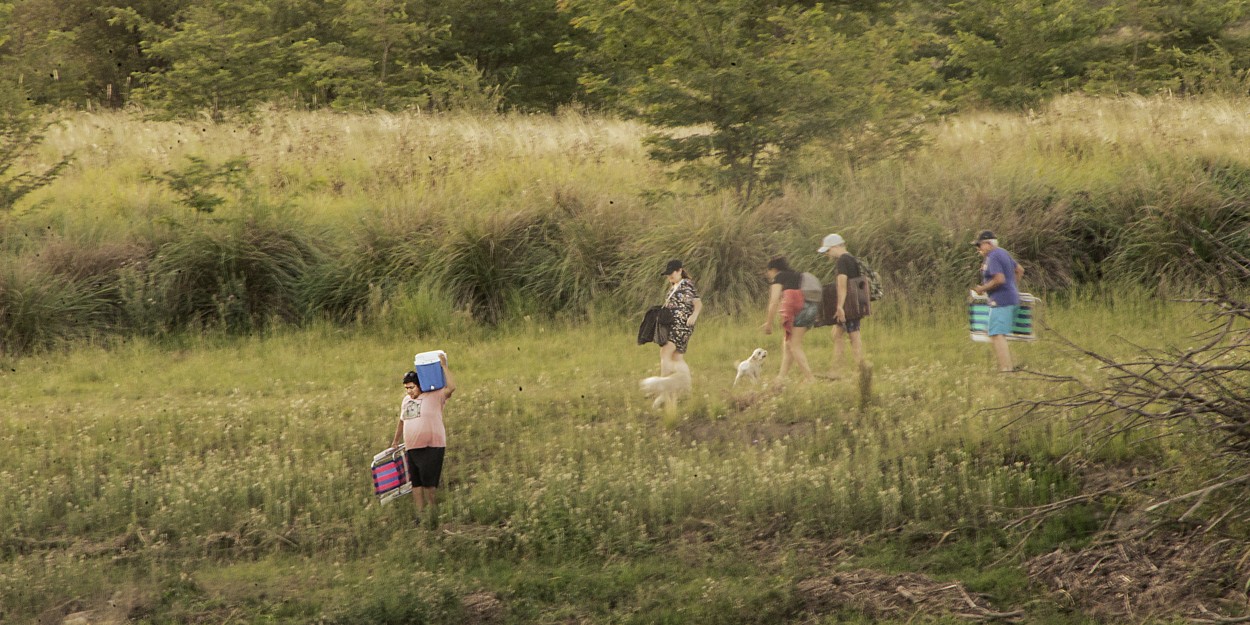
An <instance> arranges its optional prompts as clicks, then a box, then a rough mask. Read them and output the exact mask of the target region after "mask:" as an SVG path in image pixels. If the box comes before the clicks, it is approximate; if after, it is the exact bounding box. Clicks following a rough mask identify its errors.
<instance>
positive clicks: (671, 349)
mask: <svg viewBox="0 0 1250 625" xmlns="http://www.w3.org/2000/svg"><path fill="white" fill-rule="evenodd" d="M661 275H663V276H665V277H667V278H668V283H669V284H670V285H672V288H670V289H669V291H668V297H666V298H665V299H664V307H665V308H667V309H669V310H671V311H672V312H673V325H672V329H671V330H670V331H669V335H668V337H669V341H668V342H667V343H665V344H663V345H661V346H660V376H661V377H670V376H671V377H672V379H673V381H677V382H682V383H683V384H682V386H683V387H684V389H686V390H688V389H689V388H690V366H689V365H687V364H686V347H687V346H688V345H689V344H690V336H691V335H692V334H694V325H695V323H696V322H698V320H699V313H700V312H701V311H702V310H703V302H702V300H700V299H699V292H698V291H697V290H695V288H694V281H693V280H691V279H690V274H688V273H686V270H685V268H684V266H683V265H682V262H681V261H680V260H678V259H673V260H670V261H668V264H667V265H665V266H664V271H663V273H662V274H661ZM664 386H665V388H666V389H667V391H668V392H664V393H661V394H660V396H659V398H658V399H657V401H656V404H657V405H658V404H660V403H663V402H669V403H672V402H673V401H674V400H675V397H674V394H675V391H673V385H671V384H668V385H664Z"/></svg>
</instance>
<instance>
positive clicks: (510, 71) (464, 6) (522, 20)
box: [422, 0, 583, 111]
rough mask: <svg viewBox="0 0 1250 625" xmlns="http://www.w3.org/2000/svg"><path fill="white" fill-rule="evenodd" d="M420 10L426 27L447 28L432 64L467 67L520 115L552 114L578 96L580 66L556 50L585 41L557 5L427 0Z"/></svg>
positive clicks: (551, 0) (529, 0) (522, 0)
mask: <svg viewBox="0 0 1250 625" xmlns="http://www.w3.org/2000/svg"><path fill="white" fill-rule="evenodd" d="M422 10H423V11H424V14H425V16H426V20H427V21H429V22H430V23H434V24H445V25H446V26H447V36H446V38H445V39H443V40H442V41H440V42H439V43H438V46H437V49H436V50H435V51H434V59H433V60H432V61H431V63H432V64H435V65H439V66H442V67H448V68H455V67H456V65H457V64H463V63H465V62H466V61H467V62H469V63H470V64H471V65H472V66H473V67H476V68H477V69H478V70H480V72H481V74H482V79H483V80H484V81H485V83H486V85H485V86H486V87H487V88H489V87H496V88H499V89H500V91H501V94H502V97H503V98H504V100H505V102H506V103H507V104H508V105H510V106H513V107H515V108H519V109H522V110H545V111H551V110H554V109H555V108H556V107H558V106H560V105H562V104H567V103H569V102H571V101H572V100H573V99H574V98H575V97H576V96H577V95H578V89H579V88H578V84H577V78H578V75H579V74H580V73H581V72H582V63H581V62H580V61H579V60H578V59H577V58H576V57H575V56H574V55H573V54H571V53H566V52H562V51H558V50H557V46H560V45H561V44H565V45H567V44H568V43H569V42H571V41H576V40H577V39H578V38H579V37H582V36H583V35H582V33H581V32H580V31H577V30H576V29H574V28H573V27H572V25H570V24H569V16H568V15H566V14H564V13H563V12H561V11H560V10H559V8H558V7H557V4H556V2H555V0H427V1H426V2H425V3H423V9H422Z"/></svg>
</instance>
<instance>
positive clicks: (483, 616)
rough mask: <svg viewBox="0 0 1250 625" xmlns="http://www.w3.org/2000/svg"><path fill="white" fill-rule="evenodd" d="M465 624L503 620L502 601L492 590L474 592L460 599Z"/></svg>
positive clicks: (475, 624)
mask: <svg viewBox="0 0 1250 625" xmlns="http://www.w3.org/2000/svg"><path fill="white" fill-rule="evenodd" d="M460 604H461V605H462V606H464V622H465V623H466V625H487V624H488V623H498V622H500V621H502V620H503V602H502V601H500V600H499V597H497V596H495V593H493V592H475V593H473V594H471V595H468V596H466V597H464V598H463V599H461V600H460Z"/></svg>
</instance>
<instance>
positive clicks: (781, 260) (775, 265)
mask: <svg viewBox="0 0 1250 625" xmlns="http://www.w3.org/2000/svg"><path fill="white" fill-rule="evenodd" d="M767 268H768V269H776V270H777V271H793V270H792V269H790V263H788V262H786V257H785V256H774V257H772V258H770V259H769V260H768V265H767Z"/></svg>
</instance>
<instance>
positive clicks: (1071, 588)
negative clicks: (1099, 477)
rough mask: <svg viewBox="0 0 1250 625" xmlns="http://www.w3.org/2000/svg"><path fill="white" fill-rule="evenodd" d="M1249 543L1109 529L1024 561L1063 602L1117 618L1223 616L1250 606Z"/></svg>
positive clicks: (1036, 578) (1033, 576) (1214, 619)
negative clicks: (1248, 588) (1081, 543)
mask: <svg viewBox="0 0 1250 625" xmlns="http://www.w3.org/2000/svg"><path fill="white" fill-rule="evenodd" d="M1247 560H1250V550H1247V548H1246V545H1245V544H1244V543H1242V542H1240V541H1233V540H1231V539H1212V538H1210V537H1207V536H1204V535H1202V534H1201V533H1200V532H1196V531H1194V532H1189V533H1182V532H1178V531H1165V530H1153V531H1151V530H1144V531H1138V532H1134V533H1133V534H1131V535H1127V536H1116V535H1113V534H1108V535H1105V536H1103V537H1101V540H1098V541H1095V542H1094V543H1093V544H1092V545H1091V546H1089V547H1087V548H1085V549H1082V550H1081V551H1077V552H1070V551H1066V550H1062V549H1060V550H1056V551H1053V552H1051V553H1047V554H1044V555H1041V556H1038V557H1035V558H1033V559H1032V560H1029V561H1028V562H1027V563H1026V567H1027V570H1028V574H1029V577H1030V578H1031V579H1033V580H1034V581H1035V582H1037V583H1039V584H1041V585H1043V586H1044V587H1045V588H1048V589H1049V590H1050V592H1051V594H1052V595H1053V597H1054V599H1055V600H1056V601H1057V602H1058V603H1059V604H1060V605H1064V606H1067V607H1070V608H1074V609H1076V610H1079V611H1080V612H1081V613H1082V614H1085V615H1088V616H1092V617H1096V618H1099V619H1104V620H1107V621H1111V622H1124V621H1132V622H1143V621H1147V620H1153V619H1167V618H1177V617H1181V618H1187V619H1190V620H1193V621H1197V622H1202V621H1207V622H1217V621H1218V620H1219V619H1220V618H1221V615H1240V614H1244V613H1245V612H1246V606H1247V605H1248V604H1247V596H1246V593H1245V592H1244V589H1245V586H1244V585H1243V584H1244V582H1245V578H1246V572H1247V566H1246V563H1247Z"/></svg>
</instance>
